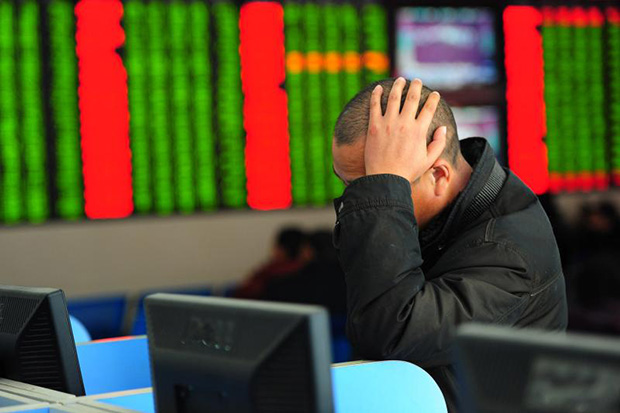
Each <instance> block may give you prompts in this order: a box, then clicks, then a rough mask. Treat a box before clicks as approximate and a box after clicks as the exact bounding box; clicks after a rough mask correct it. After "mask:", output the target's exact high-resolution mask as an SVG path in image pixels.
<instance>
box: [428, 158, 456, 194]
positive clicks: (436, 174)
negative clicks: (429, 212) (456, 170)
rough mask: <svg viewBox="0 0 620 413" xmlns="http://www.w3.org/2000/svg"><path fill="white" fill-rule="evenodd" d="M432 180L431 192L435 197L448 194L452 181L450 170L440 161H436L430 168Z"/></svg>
mask: <svg viewBox="0 0 620 413" xmlns="http://www.w3.org/2000/svg"><path fill="white" fill-rule="evenodd" d="M431 172H432V178H433V191H434V193H435V196H442V195H444V194H446V193H447V192H448V187H449V186H450V180H451V179H452V170H451V169H450V167H449V166H448V165H447V164H446V162H442V159H439V160H437V162H435V164H434V165H433V166H432V168H431Z"/></svg>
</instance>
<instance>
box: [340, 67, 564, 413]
mask: <svg viewBox="0 0 620 413" xmlns="http://www.w3.org/2000/svg"><path fill="white" fill-rule="evenodd" d="M332 149H333V160H334V172H335V173H336V174H337V175H338V176H339V177H340V178H341V179H342V180H343V182H344V183H345V184H346V185H347V188H346V190H345V191H344V194H343V196H342V197H341V198H339V199H336V200H335V207H336V211H337V222H336V226H335V229H334V243H335V245H336V247H337V248H338V250H339V257H340V262H341V265H342V267H343V270H344V272H345V278H346V284H347V303H348V304H347V305H348V325H347V335H348V336H349V339H350V340H351V342H352V344H353V346H354V348H355V349H356V350H357V351H358V353H359V354H360V355H361V356H362V357H364V358H370V359H401V360H407V361H411V362H413V363H415V364H417V365H419V366H421V367H423V368H424V369H426V371H428V372H429V373H430V374H431V376H433V378H434V379H435V381H436V382H437V383H438V385H439V386H440V388H441V389H442V391H443V393H444V395H445V397H446V402H447V404H448V408H449V410H450V411H456V383H455V378H454V371H453V369H452V365H451V363H452V357H451V350H452V338H453V333H454V330H455V327H456V326H457V325H458V324H460V323H463V322H468V321H475V322H483V323H494V324H503V325H510V326H515V327H538V328H546V329H552V330H564V329H565V328H566V324H567V309H566V294H565V286H564V277H563V274H562V268H561V265H560V257H559V253H558V250H557V246H556V242H555V239H554V236H553V231H552V228H551V226H550V224H549V221H548V219H547V216H546V215H545V212H544V211H543V209H542V207H541V206H540V204H539V202H538V200H537V198H536V196H535V195H534V194H533V193H532V192H531V191H530V190H529V189H528V188H527V186H525V185H524V184H523V183H522V182H521V181H520V180H519V178H517V177H516V176H515V175H514V174H512V173H511V172H510V171H508V170H504V169H503V168H501V167H500V166H499V165H498V163H497V162H496V160H495V157H494V155H493V151H492V149H491V147H490V146H489V145H488V144H487V143H486V141H485V140H484V139H482V138H472V139H466V140H464V141H462V142H460V145H459V140H458V136H457V131H456V124H455V122H454V117H453V115H452V111H451V110H450V108H449V106H448V105H447V104H446V103H445V102H444V101H443V100H442V99H441V98H440V96H439V94H438V93H437V92H432V93H431V92H430V90H428V89H426V88H423V87H422V82H421V81H420V80H417V79H416V80H414V81H413V82H411V83H409V82H407V81H405V79H403V78H399V79H397V80H396V81H393V80H384V81H380V82H378V83H377V84H373V85H371V86H370V87H369V88H367V89H365V90H363V91H361V92H360V93H359V94H358V95H357V96H355V97H354V98H353V99H352V100H351V101H350V102H349V103H348V104H347V106H346V107H345V108H344V110H343V112H342V113H341V115H340V117H339V119H338V121H337V124H336V128H335V133H334V142H333V147H332Z"/></svg>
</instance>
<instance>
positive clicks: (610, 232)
mask: <svg viewBox="0 0 620 413" xmlns="http://www.w3.org/2000/svg"><path fill="white" fill-rule="evenodd" d="M575 240H576V245H575V247H576V248H575V254H574V255H573V257H572V262H571V264H570V269H571V276H570V277H569V287H570V290H569V291H570V293H571V297H572V301H571V306H570V309H571V311H570V326H569V327H570V328H571V329H575V330H581V331H589V332H596V333H604V334H620V255H619V254H620V217H619V216H618V212H617V210H616V208H615V207H614V205H613V204H611V203H610V202H601V203H596V204H594V205H590V204H588V205H584V206H583V207H582V210H581V213H580V216H579V219H578V227H577V229H576V236H575Z"/></svg>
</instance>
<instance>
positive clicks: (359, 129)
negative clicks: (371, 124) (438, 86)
mask: <svg viewBox="0 0 620 413" xmlns="http://www.w3.org/2000/svg"><path fill="white" fill-rule="evenodd" d="M395 80H396V79H393V78H392V79H384V80H379V81H377V82H374V83H372V84H370V85H369V86H368V87H366V88H365V89H363V90H362V91H361V92H359V93H358V94H357V95H355V96H354V97H353V99H351V100H350V101H349V103H347V105H346V106H345V107H344V109H343V111H342V113H341V114H340V116H339V117H338V120H337V121H336V127H335V130H334V139H335V141H336V145H351V144H353V143H355V142H356V141H357V140H358V139H360V138H361V137H363V136H366V133H367V131H368V117H369V112H370V96H371V94H372V91H373V90H374V88H375V87H376V86H377V85H381V86H382V87H383V94H382V96H381V110H382V112H383V113H384V114H385V110H386V108H387V103H388V96H389V94H390V91H391V90H392V85H393V84H394V81H395ZM410 84H411V82H410V81H409V80H407V84H406V85H405V88H404V89H403V94H402V98H401V101H400V109H401V110H402V108H403V105H404V104H405V99H406V97H407V92H408V91H409V85H410ZM431 92H433V91H432V90H431V89H429V88H427V87H426V86H423V87H422V94H421V96H420V104H419V106H418V111H417V113H416V117H417V116H418V115H419V113H420V110H422V107H423V106H424V104H425V103H426V100H427V99H428V96H429V95H430V94H431ZM441 126H446V127H447V128H448V130H447V136H446V148H445V149H444V151H443V153H442V154H441V157H442V158H444V159H446V160H447V161H448V162H450V163H452V164H453V165H454V164H455V163H456V159H457V157H458V154H459V153H460V145H459V137H458V134H457V131H456V122H455V121H454V114H453V113H452V109H450V106H449V105H448V103H446V101H445V100H444V99H443V98H441V99H440V100H439V105H438V106H437V110H436V111H435V116H434V117H433V121H432V122H431V125H430V127H429V128H428V134H427V136H426V144H427V145H428V144H429V143H431V141H432V140H433V134H434V133H435V130H436V129H437V128H439V127H441Z"/></svg>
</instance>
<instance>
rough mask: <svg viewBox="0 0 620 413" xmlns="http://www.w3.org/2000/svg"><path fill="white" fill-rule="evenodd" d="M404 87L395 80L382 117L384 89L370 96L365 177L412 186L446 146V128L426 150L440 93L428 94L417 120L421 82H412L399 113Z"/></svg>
mask: <svg viewBox="0 0 620 413" xmlns="http://www.w3.org/2000/svg"><path fill="white" fill-rule="evenodd" d="M405 85H406V82H405V79H403V78H402V77H399V78H398V79H396V81H395V82H394V85H393V86H392V90H391V92H390V96H389V98H388V105H387V110H386V111H385V115H382V113H381V95H382V94H383V88H382V87H381V86H377V87H376V88H375V89H374V90H373V92H372V96H371V98H370V118H369V122H368V135H367V137H366V148H365V150H364V161H365V165H366V175H377V174H393V175H399V176H402V177H403V178H405V179H407V180H408V181H409V182H413V181H415V180H416V179H418V178H419V177H421V176H422V175H423V174H424V172H426V171H427V170H428V169H429V168H430V167H431V166H432V165H433V164H434V163H435V161H436V160H437V159H438V158H439V156H440V155H441V153H442V152H443V149H444V148H445V146H446V127H445V126H442V127H440V128H437V130H436V131H435V133H434V135H433V141H432V142H431V143H430V144H429V145H428V147H427V146H426V135H427V133H428V128H429V126H430V124H431V121H432V120H433V115H435V110H436V109H437V105H438V104H439V93H437V92H433V93H431V94H430V96H429V97H428V99H427V101H426V104H425V105H424V107H423V108H422V111H421V112H420V114H419V116H418V117H417V119H416V117H415V114H416V112H417V110H418V105H419V103H420V95H421V92H422V81H420V80H419V79H415V80H414V81H412V82H411V85H410V86H409V92H408V93H407V98H406V100H405V105H404V106H403V110H402V111H400V113H399V109H400V101H401V97H402V92H403V88H404V87H405Z"/></svg>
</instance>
